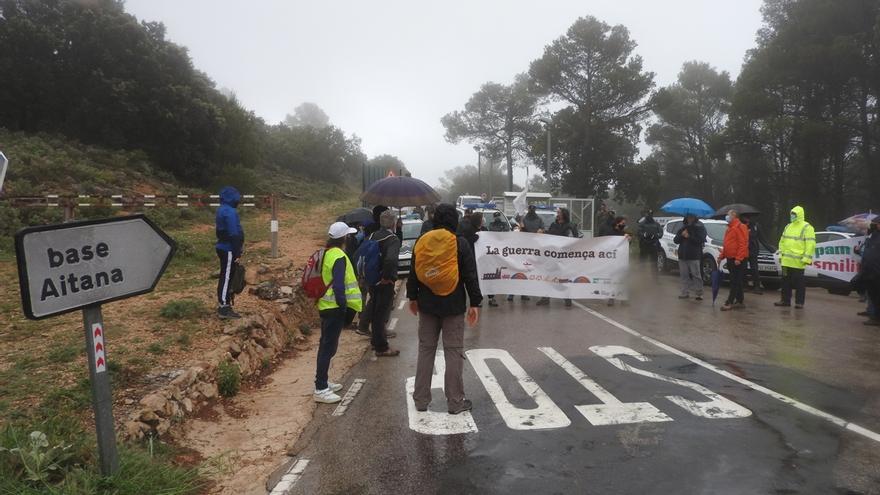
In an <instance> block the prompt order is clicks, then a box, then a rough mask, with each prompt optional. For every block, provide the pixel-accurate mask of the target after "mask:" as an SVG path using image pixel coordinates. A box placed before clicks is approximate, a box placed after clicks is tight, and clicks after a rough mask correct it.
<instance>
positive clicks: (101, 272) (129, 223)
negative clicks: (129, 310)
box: [15, 215, 176, 319]
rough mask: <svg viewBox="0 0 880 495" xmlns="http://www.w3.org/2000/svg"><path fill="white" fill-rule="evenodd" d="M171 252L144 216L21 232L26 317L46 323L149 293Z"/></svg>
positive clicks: (171, 247) (18, 252) (18, 248)
mask: <svg viewBox="0 0 880 495" xmlns="http://www.w3.org/2000/svg"><path fill="white" fill-rule="evenodd" d="M175 249H176V245H175V243H174V241H173V240H172V239H171V238H170V237H168V236H167V235H166V234H165V233H164V232H162V231H161V230H160V229H159V228H158V227H156V226H155V225H154V224H153V223H152V222H150V221H149V220H148V219H147V218H146V217H144V216H143V215H133V216H128V217H119V218H111V219H105V220H91V221H84V222H73V223H66V224H61V225H48V226H40V227H32V228H27V229H24V230H22V231H20V232H19V233H18V234H16V236H15V251H16V257H17V258H18V277H19V283H20V285H21V297H22V303H23V307H24V312H25V315H26V316H27V317H28V318H31V319H40V318H46V317H48V316H53V315H57V314H61V313H67V312H70V311H74V310H76V309H80V308H84V307H87V306H93V305H96V304H101V303H106V302H109V301H115V300H117V299H123V298H126V297H131V296H136V295H138V294H144V293H146V292H150V291H152V290H153V289H154V288H155V287H156V284H157V283H158V282H159V278H160V277H161V276H162V273H163V272H164V271H165V268H166V267H167V266H168V263H169V262H170V261H171V257H172V256H173V255H174V251H175Z"/></svg>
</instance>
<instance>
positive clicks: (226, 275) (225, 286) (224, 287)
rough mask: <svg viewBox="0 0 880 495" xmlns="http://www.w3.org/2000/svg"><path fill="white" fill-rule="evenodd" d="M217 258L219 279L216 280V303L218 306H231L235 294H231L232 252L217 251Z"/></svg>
mask: <svg viewBox="0 0 880 495" xmlns="http://www.w3.org/2000/svg"><path fill="white" fill-rule="evenodd" d="M217 257H218V258H220V279H219V280H217V303H218V304H220V306H232V303H233V298H234V297H235V294H233V293H232V284H231V283H230V282H231V280H230V278H231V277H232V267H233V266H235V261H233V260H232V251H222V250H220V249H218V250H217Z"/></svg>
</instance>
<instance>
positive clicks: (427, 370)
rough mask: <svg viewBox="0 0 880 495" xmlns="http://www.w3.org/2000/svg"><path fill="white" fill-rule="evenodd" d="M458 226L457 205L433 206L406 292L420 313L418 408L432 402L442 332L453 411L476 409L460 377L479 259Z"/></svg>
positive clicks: (476, 296) (474, 312)
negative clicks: (430, 225)
mask: <svg viewBox="0 0 880 495" xmlns="http://www.w3.org/2000/svg"><path fill="white" fill-rule="evenodd" d="M457 229H458V212H457V211H456V210H455V207H454V206H452V205H451V204H441V205H439V206H437V208H436V210H435V211H434V229H433V230H431V231H430V232H428V233H426V234H424V235H423V236H421V237H420V238H419V240H418V241H416V244H415V247H414V248H413V255H412V275H410V277H409V279H408V280H407V283H406V297H407V299H409V301H410V303H409V308H410V311H411V312H412V314H414V315H417V316H418V317H419V356H418V361H417V364H416V380H415V390H414V391H413V401H414V402H415V406H416V410H418V411H427V410H428V404H430V402H431V379H432V376H433V375H434V355H435V353H436V352H437V341H438V340H439V339H440V336H441V334H442V336H443V353H444V357H445V359H446V375H445V377H444V387H443V388H444V390H445V392H446V405H447V409H448V411H449V414H459V413H462V412H464V411H469V410H470V409H471V408H472V404H471V401H470V400H468V399H467V398H466V397H465V393H464V381H463V379H462V372H463V371H464V324H465V313H467V322H468V324H469V325H470V326H474V325H476V324H477V322H478V321H479V319H480V309H479V307H480V303H482V302H483V295H482V293H481V292H480V284H479V281H478V277H477V262H476V258H475V257H474V253H473V251H472V250H471V247H470V245H469V244H468V242H467V240H465V239H463V238H460V237H456V235H455V232H456V230H457ZM468 306H469V307H468Z"/></svg>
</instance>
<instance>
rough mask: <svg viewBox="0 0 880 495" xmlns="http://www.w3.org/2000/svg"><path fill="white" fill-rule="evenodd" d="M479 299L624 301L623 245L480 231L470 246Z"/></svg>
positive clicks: (625, 250) (626, 257)
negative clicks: (509, 296) (488, 296)
mask: <svg viewBox="0 0 880 495" xmlns="http://www.w3.org/2000/svg"><path fill="white" fill-rule="evenodd" d="M475 251H476V256H477V274H478V277H479V279H480V290H481V291H482V292H483V294H514V295H522V296H538V297H543V296H547V297H555V298H569V299H605V298H612V297H613V298H616V299H626V298H627V296H626V288H625V284H624V279H625V278H626V273H627V270H628V268H629V243H628V242H627V240H626V239H625V238H624V237H616V236H615V237H599V238H595V239H578V238H572V237H561V236H553V235H544V234H530V233H524V232H480V239H479V241H477V243H476V245H475Z"/></svg>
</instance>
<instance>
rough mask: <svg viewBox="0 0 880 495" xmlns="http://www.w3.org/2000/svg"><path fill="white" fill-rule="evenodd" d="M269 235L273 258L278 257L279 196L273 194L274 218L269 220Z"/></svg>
mask: <svg viewBox="0 0 880 495" xmlns="http://www.w3.org/2000/svg"><path fill="white" fill-rule="evenodd" d="M269 236H270V238H271V240H272V254H271V258H272V259H275V258H277V257H278V198H277V197H276V196H275V195H274V194H273V195H272V220H271V221H270V222H269Z"/></svg>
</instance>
